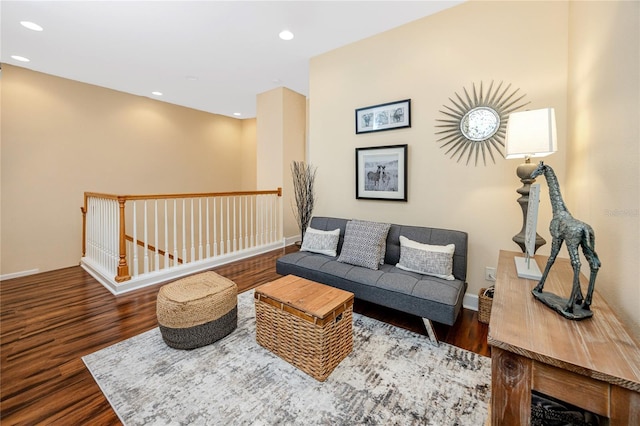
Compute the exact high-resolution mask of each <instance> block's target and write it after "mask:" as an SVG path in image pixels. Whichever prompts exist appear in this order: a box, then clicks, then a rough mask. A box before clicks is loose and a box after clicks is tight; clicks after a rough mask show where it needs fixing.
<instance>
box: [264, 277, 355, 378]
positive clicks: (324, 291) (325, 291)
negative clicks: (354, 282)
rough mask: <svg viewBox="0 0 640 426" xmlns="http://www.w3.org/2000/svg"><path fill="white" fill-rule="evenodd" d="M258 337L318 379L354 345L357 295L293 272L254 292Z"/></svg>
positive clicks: (332, 367)
mask: <svg viewBox="0 0 640 426" xmlns="http://www.w3.org/2000/svg"><path fill="white" fill-rule="evenodd" d="M255 308H256V341H257V342H258V343H259V344H260V345H261V346H263V347H265V348H266V349H268V350H270V351H271V352H273V353H275V354H276V355H278V356H279V357H280V358H282V359H284V360H285V361H287V362H289V363H290V364H292V365H294V366H296V367H297V368H299V369H300V370H302V371H304V372H305V373H307V374H309V375H310V376H311V377H313V378H315V379H316V380H319V381H324V380H325V379H326V378H327V377H328V376H329V374H331V372H332V371H333V370H334V369H335V368H336V366H337V365H338V364H339V363H340V361H342V360H343V359H344V358H346V356H347V355H349V353H351V350H352V349H353V331H352V319H353V294H352V293H349V292H347V291H343V290H340V289H337V288H334V287H330V286H327V285H324V284H319V283H316V282H314V281H310V280H306V279H304V278H299V277H295V276H293V275H288V276H286V277H283V278H280V279H279V280H276V281H273V282H271V283H268V284H265V285H262V286H260V287H258V288H256V290H255Z"/></svg>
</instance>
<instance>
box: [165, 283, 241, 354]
mask: <svg viewBox="0 0 640 426" xmlns="http://www.w3.org/2000/svg"><path fill="white" fill-rule="evenodd" d="M237 303H238V288H237V286H236V284H235V283H234V282H233V281H231V280H230V279H227V278H225V277H222V276H220V275H218V274H216V273H215V272H211V271H208V272H203V273H200V274H196V275H192V276H190V277H186V278H182V279H179V280H177V281H174V282H172V283H169V284H166V285H164V286H162V287H161V288H160V291H159V292H158V299H157V302H156V314H157V316H158V324H159V325H160V333H161V334H162V338H163V339H164V341H165V343H166V344H167V345H169V346H171V347H172V348H176V349H195V348H199V347H201V346H205V345H209V344H211V343H213V342H215V341H217V340H220V339H222V338H223V337H224V336H226V335H227V334H229V333H231V332H232V331H233V330H235V328H236V327H237V325H238V307H237V306H238V305H237Z"/></svg>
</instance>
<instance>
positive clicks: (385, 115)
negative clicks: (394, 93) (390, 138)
mask: <svg viewBox="0 0 640 426" xmlns="http://www.w3.org/2000/svg"><path fill="white" fill-rule="evenodd" d="M402 127H411V99H405V100H404V101H396V102H389V103H387V104H380V105H373V106H368V107H364V108H358V109H357V110H356V134H358V133H369V132H381V131H382V130H392V129H400V128H402Z"/></svg>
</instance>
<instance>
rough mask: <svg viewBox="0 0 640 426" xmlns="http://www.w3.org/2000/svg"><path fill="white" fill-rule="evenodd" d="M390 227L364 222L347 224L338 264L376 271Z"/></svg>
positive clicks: (386, 224) (385, 224)
mask: <svg viewBox="0 0 640 426" xmlns="http://www.w3.org/2000/svg"><path fill="white" fill-rule="evenodd" d="M390 226H391V225H390V224H388V223H380V222H368V221H364V220H350V221H349V222H347V226H346V229H345V233H344V243H343V244H342V251H341V252H340V256H339V257H338V262H342V263H348V264H350V265H355V266H362V267H365V268H369V269H373V270H377V269H378V267H379V266H380V258H381V253H382V248H383V246H385V242H386V240H387V233H388V232H389V227H390Z"/></svg>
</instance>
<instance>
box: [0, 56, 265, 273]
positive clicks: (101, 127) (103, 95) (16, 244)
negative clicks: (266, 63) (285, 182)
mask: <svg viewBox="0 0 640 426" xmlns="http://www.w3.org/2000/svg"><path fill="white" fill-rule="evenodd" d="M1 82H2V92H1V94H2V133H1V136H2V147H1V148H2V164H1V167H2V170H1V173H2V188H1V189H2V223H1V233H2V236H1V242H2V253H1V259H2V269H1V274H2V275H6V274H13V273H20V272H23V271H30V270H33V269H38V270H40V271H47V270H52V269H58V268H62V267H67V266H72V265H77V264H78V262H79V260H80V256H81V224H82V216H81V213H80V206H81V205H82V204H83V193H84V191H96V192H106V193H115V194H149V193H171V192H214V191H232V190H239V189H255V181H254V182H253V183H252V182H250V181H247V180H246V178H245V177H244V176H243V172H244V171H246V170H251V169H255V165H254V164H255V155H252V154H251V150H252V147H251V145H252V143H253V144H255V142H252V141H251V138H252V136H251V121H252V120H247V121H248V123H247V127H246V128H245V127H244V126H243V122H244V120H236V119H233V118H228V117H224V116H220V115H214V114H209V113H205V112H201V111H196V110H193V109H189V108H183V107H179V106H176V105H171V104H168V103H164V102H158V101H155V100H152V99H148V98H144V97H138V96H133V95H129V94H125V93H121V92H117V91H113V90H109V89H104V88H100V87H97V86H92V85H88V84H83V83H78V82H75V81H71V80H66V79H62V78H57V77H53V76H50V75H46V74H41V73H37V72H33V71H29V70H26V69H23V68H18V67H12V66H10V65H6V64H3V66H2V79H1ZM254 132H255V131H254ZM247 176H250V175H247ZM254 176H255V175H254ZM249 179H251V178H250V177H249ZM270 189H273V188H270Z"/></svg>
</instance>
